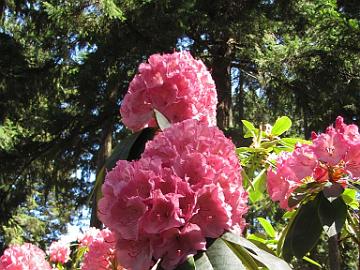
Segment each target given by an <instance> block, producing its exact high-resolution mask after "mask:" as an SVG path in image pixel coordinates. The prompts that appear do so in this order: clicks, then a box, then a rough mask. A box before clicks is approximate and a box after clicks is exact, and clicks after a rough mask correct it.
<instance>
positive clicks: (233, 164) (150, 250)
mask: <svg viewBox="0 0 360 270" xmlns="http://www.w3.org/2000/svg"><path fill="white" fill-rule="evenodd" d="M234 149H235V147H234V145H233V143H232V142H231V141H230V140H229V139H227V138H226V137H225V136H224V135H223V133H222V132H221V131H220V130H219V129H218V128H216V127H209V126H208V125H207V123H204V122H199V121H196V120H192V119H189V120H185V121H183V122H181V123H177V124H173V125H172V126H171V127H169V128H167V129H165V130H164V131H163V132H162V133H159V134H157V135H156V136H155V138H154V139H153V140H152V141H150V142H148V143H147V145H146V147H145V151H144V153H143V154H142V156H141V159H140V160H138V161H132V162H128V161H123V160H120V161H118V162H117V165H116V167H115V168H114V169H113V170H112V171H110V172H109V173H108V174H107V176H106V181H105V183H104V185H103V188H102V191H103V198H102V199H101V200H100V201H99V218H100V219H101V220H102V221H103V223H104V224H105V225H106V226H107V227H109V229H111V230H112V231H113V232H114V233H115V237H116V239H117V244H116V255H117V259H118V262H119V263H121V264H122V265H124V266H125V267H127V268H130V269H132V270H138V269H139V270H140V269H149V267H150V266H151V265H152V264H153V263H154V260H157V259H159V258H162V267H163V268H164V269H174V268H175V267H176V265H178V264H180V263H182V262H183V261H185V260H186V259H187V258H188V256H190V255H193V254H195V253H196V252H197V251H198V250H204V249H205V244H206V241H205V238H206V237H211V238H216V237H219V236H220V235H222V234H223V233H224V232H225V231H227V230H236V231H238V232H240V231H241V230H242V229H243V228H244V226H245V221H244V218H243V215H244V214H245V213H246V211H247V206H246V203H247V194H246V192H245V191H244V189H243V187H242V179H241V167H240V164H239V161H238V158H237V156H236V154H235V151H234Z"/></svg>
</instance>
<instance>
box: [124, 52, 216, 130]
mask: <svg viewBox="0 0 360 270" xmlns="http://www.w3.org/2000/svg"><path fill="white" fill-rule="evenodd" d="M216 104H217V94H216V89H215V83H214V81H213V79H212V77H211V75H210V73H209V71H208V70H207V68H206V66H205V65H204V63H203V62H202V61H200V60H195V59H194V58H193V57H192V56H191V54H190V53H189V52H187V51H184V52H174V53H172V54H163V55H160V54H154V55H151V56H150V57H149V59H148V63H143V64H141V65H140V66H139V74H137V75H135V77H134V79H133V80H132V81H131V83H130V86H129V89H128V92H127V94H126V95H125V97H124V99H123V102H122V105H121V109H120V112H121V116H122V121H123V123H124V124H125V125H126V126H127V127H128V128H130V129H132V130H133V131H138V130H140V129H142V128H144V127H147V126H155V119H154V112H153V109H157V110H158V111H160V112H161V113H162V114H163V115H164V116H165V117H166V118H167V119H168V120H169V121H170V122H171V123H176V122H180V121H183V120H185V119H197V120H202V121H205V122H207V123H208V124H209V125H211V126H214V125H216Z"/></svg>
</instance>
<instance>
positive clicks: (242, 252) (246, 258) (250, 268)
mask: <svg viewBox="0 0 360 270" xmlns="http://www.w3.org/2000/svg"><path fill="white" fill-rule="evenodd" d="M225 243H226V244H227V245H228V247H230V249H231V250H232V251H233V252H234V253H235V254H236V256H238V258H239V259H240V260H241V262H242V263H243V264H244V266H245V268H246V269H247V270H257V269H259V265H258V264H257V263H256V262H255V261H254V259H253V258H252V256H251V255H250V254H249V251H248V250H247V249H245V248H243V247H242V246H240V245H237V244H234V243H232V242H229V241H225Z"/></svg>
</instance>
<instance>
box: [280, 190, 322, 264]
mask: <svg viewBox="0 0 360 270" xmlns="http://www.w3.org/2000/svg"><path fill="white" fill-rule="evenodd" d="M318 205H319V197H318V196H317V197H316V198H315V199H314V200H312V201H309V202H307V203H306V204H303V205H301V206H300V208H299V210H298V212H297V214H296V216H295V218H294V220H293V222H292V224H291V226H290V228H289V230H288V231H287V233H286V236H285V239H284V244H283V247H282V254H283V257H284V258H285V259H286V260H287V261H289V260H290V259H291V258H292V256H295V257H297V258H299V259H301V258H302V257H304V256H305V255H306V253H308V252H309V251H310V250H311V249H312V248H313V247H314V246H315V244H316V243H317V241H318V239H319V237H320V235H321V232H322V225H321V223H320V219H319V216H318Z"/></svg>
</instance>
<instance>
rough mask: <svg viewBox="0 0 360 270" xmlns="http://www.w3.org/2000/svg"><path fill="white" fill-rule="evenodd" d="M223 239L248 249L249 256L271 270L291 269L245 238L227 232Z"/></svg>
mask: <svg viewBox="0 0 360 270" xmlns="http://www.w3.org/2000/svg"><path fill="white" fill-rule="evenodd" d="M221 238H222V239H224V240H226V241H228V242H231V243H233V244H236V245H239V246H241V247H243V248H245V249H247V250H248V251H249V255H251V256H252V257H253V258H254V259H255V260H256V261H258V262H260V263H261V264H263V265H264V266H266V267H267V268H268V269H269V270H279V269H282V270H290V269H291V268H290V266H289V265H288V264H287V263H286V262H285V261H283V260H281V259H280V258H278V257H276V256H274V255H272V254H270V253H268V252H266V251H264V250H262V249H260V248H259V247H257V246H256V245H255V244H254V243H252V242H251V241H249V240H247V239H245V238H244V237H241V236H239V235H236V234H233V233H230V232H227V233H225V234H224V235H223V236H222V237H221ZM223 269H227V268H225V267H224V268H223Z"/></svg>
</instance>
